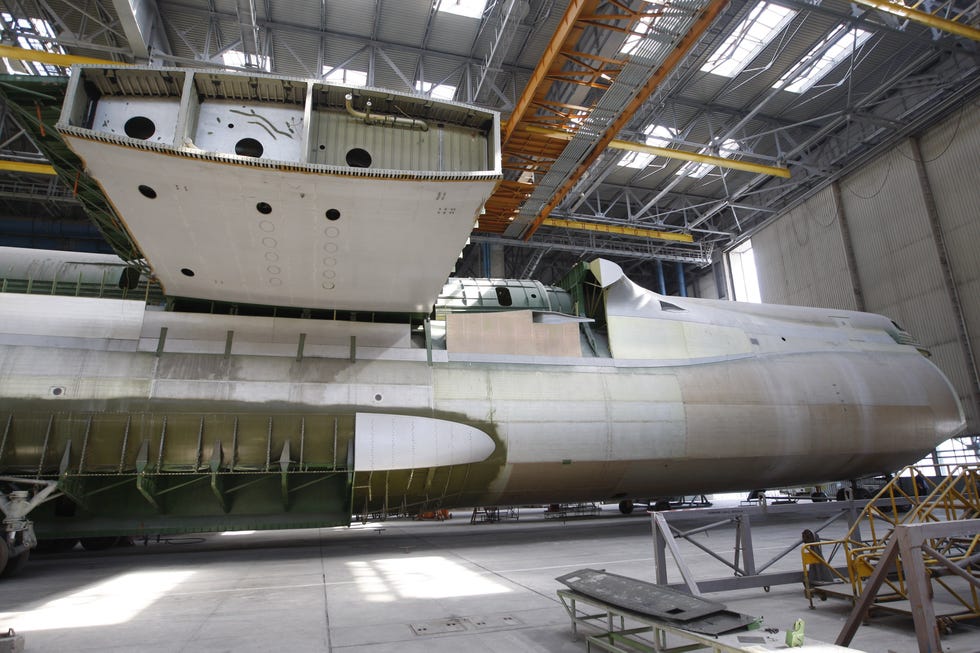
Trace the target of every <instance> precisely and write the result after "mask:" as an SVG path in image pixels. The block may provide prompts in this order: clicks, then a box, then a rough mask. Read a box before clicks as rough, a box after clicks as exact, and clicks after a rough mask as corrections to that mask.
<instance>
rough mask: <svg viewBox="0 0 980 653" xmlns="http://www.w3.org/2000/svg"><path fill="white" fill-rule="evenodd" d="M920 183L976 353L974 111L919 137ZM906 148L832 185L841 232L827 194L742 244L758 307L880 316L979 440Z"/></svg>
mask: <svg viewBox="0 0 980 653" xmlns="http://www.w3.org/2000/svg"><path fill="white" fill-rule="evenodd" d="M920 144H921V152H922V158H923V161H924V169H925V173H926V179H927V182H926V183H927V184H928V186H929V187H930V188H931V189H932V194H933V196H934V198H935V207H936V215H937V218H938V223H939V225H940V227H941V234H940V237H941V238H942V239H943V240H944V241H945V243H946V249H947V251H948V257H949V261H950V273H951V274H952V278H953V280H954V281H955V288H956V292H957V294H958V297H959V303H960V306H961V307H962V308H961V314H962V317H963V319H962V323H963V324H964V325H965V329H966V332H967V333H969V335H970V340H971V343H972V346H973V350H974V352H976V351H977V350H980V256H978V254H977V251H978V249H980V219H978V215H977V206H980V183H978V181H980V180H978V178H977V171H978V170H980V113H978V112H977V111H975V110H973V109H971V108H969V107H968V108H967V109H965V110H963V111H961V112H960V113H958V114H957V115H955V116H953V117H952V118H951V119H950V120H948V121H946V122H945V123H944V124H942V125H940V126H937V127H935V128H933V129H932V130H930V131H929V132H928V133H927V134H926V135H924V136H923V137H922V138H921V141H920ZM914 148H915V143H914V142H913V141H906V142H904V143H902V144H901V145H900V146H898V147H896V148H895V149H893V150H892V151H890V152H888V153H887V154H885V155H883V156H882V157H880V158H879V159H877V160H876V161H874V162H872V163H871V164H869V165H867V166H865V167H864V168H862V169H861V170H859V171H857V172H855V173H853V174H851V175H849V176H848V177H846V178H844V179H842V180H841V181H840V184H839V189H840V197H841V205H842V210H843V214H844V217H845V218H846V224H847V229H846V230H844V229H842V227H841V220H840V219H839V216H838V214H837V210H836V209H835V202H834V194H833V190H832V189H831V188H827V189H825V190H823V191H821V192H820V193H818V194H817V195H816V196H815V197H813V198H811V199H810V200H809V201H807V202H806V203H804V204H803V205H801V206H799V207H797V208H795V209H793V210H791V211H789V212H788V213H787V214H785V215H783V216H781V217H780V218H779V219H778V220H776V221H775V222H773V223H772V224H771V225H769V226H768V227H767V228H766V229H764V230H763V231H761V232H759V233H758V234H756V235H755V236H753V238H752V246H753V250H754V252H755V259H756V266H757V268H758V271H759V283H760V288H761V291H762V299H763V301H765V302H770V303H783V304H797V305H810V306H831V307H840V308H850V309H853V308H857V302H856V298H855V293H854V288H855V285H856V286H857V287H859V288H860V290H861V292H862V294H863V298H864V302H865V310H868V311H870V312H874V313H881V314H883V315H887V316H888V317H890V318H891V319H893V320H895V321H896V322H898V323H899V324H900V325H901V326H902V327H903V328H905V329H906V330H908V331H909V332H910V333H912V335H914V336H915V337H916V338H917V339H918V340H919V342H921V343H922V344H923V345H925V346H926V347H927V348H928V349H929V350H930V351H931V352H932V360H933V362H934V363H936V365H938V366H939V367H940V368H941V369H942V370H943V371H944V372H945V373H946V375H947V376H948V377H949V378H950V381H952V383H953V385H954V386H955V387H956V389H957V391H958V392H959V395H960V398H961V400H962V401H963V406H964V409H965V410H966V412H967V418H968V421H969V426H968V428H969V431H970V432H973V433H978V432H980V415H978V412H980V410H978V405H977V403H978V398H977V395H976V384H975V367H974V366H975V364H976V363H975V360H970V356H968V355H967V353H966V352H965V349H964V345H963V340H962V338H961V337H960V334H961V329H960V324H961V320H960V313H958V312H957V310H956V307H955V304H954V301H953V300H952V299H951V294H950V290H949V286H948V284H947V275H946V273H945V272H944V269H943V267H942V265H941V263H940V260H941V259H940V254H939V249H938V247H937V240H936V238H935V236H934V232H933V227H932V224H931V221H930V212H929V210H928V206H929V205H928V203H927V193H926V192H925V190H924V185H923V181H922V180H921V179H920V175H919V172H918V168H917V166H916V152H915V149H914ZM845 231H847V232H848V233H849V234H850V242H851V246H852V247H853V251H854V257H855V264H856V277H857V278H856V279H855V278H853V277H852V275H851V273H850V272H849V271H848V267H847V258H846V255H845V249H844V242H845V241H844V237H845V236H844V234H845Z"/></svg>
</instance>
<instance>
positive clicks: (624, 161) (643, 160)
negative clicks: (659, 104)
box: [619, 125, 677, 169]
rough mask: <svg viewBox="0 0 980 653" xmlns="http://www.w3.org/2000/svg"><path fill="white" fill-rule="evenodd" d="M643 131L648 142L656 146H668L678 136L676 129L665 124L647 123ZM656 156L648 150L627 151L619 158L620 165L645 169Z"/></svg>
mask: <svg viewBox="0 0 980 653" xmlns="http://www.w3.org/2000/svg"><path fill="white" fill-rule="evenodd" d="M643 133H645V134H646V144H647V145H652V146H654V147H667V146H668V145H670V142H671V141H672V140H674V137H675V136H677V132H676V131H674V130H673V129H671V128H670V127H664V126H663V125H647V127H646V129H644V130H643ZM655 158H656V156H654V155H653V154H647V153H646V152H627V153H626V154H624V155H623V158H621V159H620V160H619V165H620V166H622V167H624V168H637V169H643V168H646V167H647V166H648V165H650V162H651V161H653V160H654V159H655Z"/></svg>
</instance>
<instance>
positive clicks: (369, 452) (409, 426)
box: [354, 413, 496, 472]
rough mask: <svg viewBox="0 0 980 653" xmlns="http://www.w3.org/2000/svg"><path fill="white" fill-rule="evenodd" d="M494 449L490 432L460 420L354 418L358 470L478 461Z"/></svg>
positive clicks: (369, 415)
mask: <svg viewBox="0 0 980 653" xmlns="http://www.w3.org/2000/svg"><path fill="white" fill-rule="evenodd" d="M495 448H496V445H495V444H494V442H493V439H492V438H491V437H490V436H489V435H487V434H486V433H484V432H483V431H481V430H480V429H477V428H474V427H472V426H469V425H467V424H460V423H459V422H452V421H449V420H444V419H435V418H432V417H416V416H412V415H392V414H385V413H357V415H356V417H355V422H354V471H355V472H370V471H384V470H391V469H418V468H423V467H443V466H447V465H464V464H467V463H477V462H480V461H483V460H486V459H487V458H488V457H489V456H490V455H491V454H492V453H493V451H494V449H495Z"/></svg>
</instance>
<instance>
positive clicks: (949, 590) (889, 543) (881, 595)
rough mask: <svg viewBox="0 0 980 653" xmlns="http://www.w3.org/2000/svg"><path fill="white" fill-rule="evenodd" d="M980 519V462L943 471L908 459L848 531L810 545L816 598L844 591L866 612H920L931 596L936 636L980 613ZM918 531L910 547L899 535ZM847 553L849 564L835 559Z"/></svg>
mask: <svg viewBox="0 0 980 653" xmlns="http://www.w3.org/2000/svg"><path fill="white" fill-rule="evenodd" d="M937 471H938V469H937ZM978 519H980V464H976V463H974V464H969V465H959V466H956V467H954V468H952V470H951V471H950V473H949V474H947V475H946V476H944V477H939V478H936V477H932V476H929V475H927V474H926V473H925V471H924V469H922V468H917V467H913V466H910V467H906V468H905V469H903V470H902V471H901V472H899V474H898V475H896V476H895V478H893V479H892V480H891V481H890V482H889V483H888V484H887V485H885V487H883V488H882V489H881V490H880V491H879V492H878V494H877V495H875V496H874V497H873V498H872V499H871V500H870V501H868V503H867V505H866V506H865V508H864V510H863V511H862V513H861V515H860V517H859V518H858V519H857V520H856V521H855V522H854V524H853V525H852V526H851V528H850V530H848V532H847V534H846V535H845V536H844V537H843V538H841V539H837V540H824V541H818V542H810V543H807V544H804V545H803V547H802V549H801V555H802V559H803V572H804V573H803V584H804V588H805V592H806V596H807V598H808V599H809V601H810V606H811V607H813V599H814V597H817V598H820V599H826V598H827V597H829V596H836V597H843V598H846V599H849V600H851V601H853V602H854V603H855V611H856V612H858V613H860V614H858V615H857V616H856V619H862V618H864V617H865V616H866V615H868V614H870V613H871V612H873V611H875V610H883V611H884V610H888V611H893V612H900V613H903V614H910V613H911V614H912V615H913V616H915V614H916V612H919V613H920V614H921V613H922V612H923V610H922V607H923V606H922V602H923V601H928V602H929V604H930V605H929V606H928V608H929V609H928V610H927V611H926V612H927V613H931V614H934V616H935V623H934V624H933V625H932V626H930V627H929V630H936V631H937V637H938V629H944V630H948V629H949V628H951V627H952V625H953V623H954V622H957V621H962V620H966V619H973V618H976V617H980V527H978V526H977V524H980V521H977V520H978ZM862 530H864V533H865V534H864V535H862ZM912 532H918V533H921V534H922V535H923V536H922V537H921V538H920V539H921V541H919V542H916V543H915V544H914V546H912V547H911V548H910V547H908V546H903V545H902V542H901V541H898V542H896V540H901V539H902V538H903V537H906V535H905V534H906V533H912ZM840 557H843V562H845V563H846V565H845V566H844V567H840V566H836V565H835V560H837V559H839V558H840ZM913 558H914V559H913ZM879 567H880V568H879ZM934 600H935V604H933V602H934ZM940 600H941V601H942V602H943V604H942V605H940V603H939V602H940ZM855 628H856V626H855ZM916 630H917V632H918V631H919V624H918V623H917V624H916ZM851 634H852V635H853V633H851ZM843 636H844V633H842V637H843ZM838 643H840V640H838Z"/></svg>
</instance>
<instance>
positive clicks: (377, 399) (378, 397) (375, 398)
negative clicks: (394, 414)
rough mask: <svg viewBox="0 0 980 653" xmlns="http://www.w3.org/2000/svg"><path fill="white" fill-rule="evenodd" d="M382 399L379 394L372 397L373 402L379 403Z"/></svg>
mask: <svg viewBox="0 0 980 653" xmlns="http://www.w3.org/2000/svg"><path fill="white" fill-rule="evenodd" d="M383 398H384V397H382V396H381V395H380V394H377V395H374V400H375V401H381V400H382V399H383Z"/></svg>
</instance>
